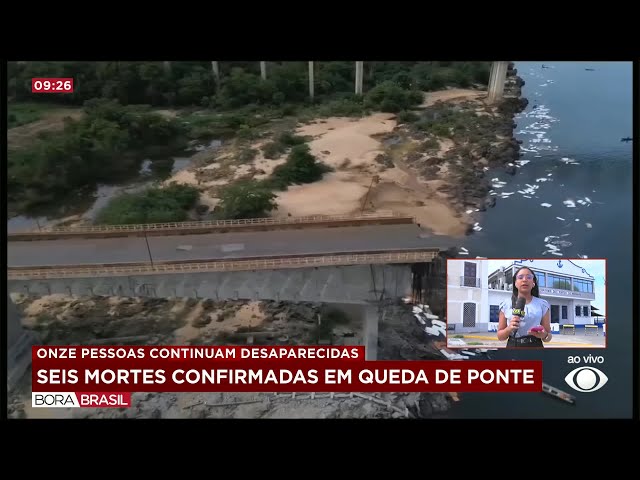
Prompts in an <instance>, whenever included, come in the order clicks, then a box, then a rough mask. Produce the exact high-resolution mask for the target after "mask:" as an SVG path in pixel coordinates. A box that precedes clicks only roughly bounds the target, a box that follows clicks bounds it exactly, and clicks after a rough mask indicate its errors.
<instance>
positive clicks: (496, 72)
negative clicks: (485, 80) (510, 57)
mask: <svg viewBox="0 0 640 480" xmlns="http://www.w3.org/2000/svg"><path fill="white" fill-rule="evenodd" d="M508 66H509V62H493V63H492V64H491V73H490V75H489V94H488V96H487V103H495V102H497V101H499V100H501V99H502V94H503V93H504V84H505V82H506V81H507V67H508Z"/></svg>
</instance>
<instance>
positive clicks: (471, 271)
mask: <svg viewBox="0 0 640 480" xmlns="http://www.w3.org/2000/svg"><path fill="white" fill-rule="evenodd" d="M477 269H478V265H477V264H476V263H475V262H464V277H463V279H462V285H463V286H465V287H479V285H478V281H477V277H476V274H477V273H478V270H477Z"/></svg>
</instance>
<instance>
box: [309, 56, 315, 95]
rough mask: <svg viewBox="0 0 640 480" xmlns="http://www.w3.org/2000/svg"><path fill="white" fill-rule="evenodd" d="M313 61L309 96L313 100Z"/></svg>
mask: <svg viewBox="0 0 640 480" xmlns="http://www.w3.org/2000/svg"><path fill="white" fill-rule="evenodd" d="M313 84H314V80H313V62H309V97H311V100H313V93H314V92H313Z"/></svg>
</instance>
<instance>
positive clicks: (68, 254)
mask: <svg viewBox="0 0 640 480" xmlns="http://www.w3.org/2000/svg"><path fill="white" fill-rule="evenodd" d="M422 233H423V231H422V230H421V229H420V228H419V227H418V226H417V225H372V226H361V227H339V228H326V227H325V228H306V229H301V230H274V231H266V232H238V233H209V234H202V235H176V236H167V237H155V236H149V237H147V238H148V241H149V250H150V251H151V258H152V259H153V261H157V262H162V261H176V260H186V261H193V260H217V259H241V258H245V257H254V256H272V255H273V256H278V255H300V256H304V255H317V254H331V253H339V252H350V251H353V252H362V251H376V250H401V249H415V248H426V247H433V246H437V247H441V246H442V245H440V244H439V243H444V242H438V241H437V237H436V238H433V237H432V238H421V234H422ZM443 248H444V247H443ZM148 261H149V251H148V250H147V244H146V242H145V238H144V237H121V238H104V239H95V238H91V239H62V240H43V241H24V242H9V243H8V266H9V267H27V266H46V265H79V264H100V263H120V262H148Z"/></svg>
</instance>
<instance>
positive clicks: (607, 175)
mask: <svg viewBox="0 0 640 480" xmlns="http://www.w3.org/2000/svg"><path fill="white" fill-rule="evenodd" d="M541 65H542V63H541V62H536V63H531V62H519V63H517V64H516V68H517V69H518V75H519V76H521V77H522V78H523V79H524V80H525V82H526V84H525V86H524V88H523V96H524V97H526V98H528V99H529V105H528V107H527V109H526V110H525V111H524V112H522V113H521V114H519V115H518V118H516V120H515V121H516V123H517V124H518V125H517V128H516V132H518V133H517V135H516V137H517V138H518V139H520V140H522V141H523V144H522V147H523V148H524V149H526V150H527V151H524V152H523V153H524V156H523V157H522V158H521V159H520V166H519V168H518V169H517V171H516V175H514V176H511V175H507V174H504V173H502V172H488V173H489V174H490V177H489V178H496V179H498V180H497V181H496V182H494V184H495V186H496V188H494V192H495V193H496V197H497V203H496V206H495V208H493V209H490V210H488V211H487V212H484V213H481V214H479V216H478V217H477V221H478V222H479V224H480V226H481V227H482V230H481V231H480V232H477V233H474V234H473V235H471V236H469V237H467V238H466V239H465V241H464V242H463V245H464V246H465V247H466V248H467V249H469V257H471V258H474V257H475V256H483V257H489V258H492V257H507V258H538V257H547V256H548V257H549V258H553V255H552V254H550V253H549V251H548V249H547V247H545V243H546V242H545V241H544V238H545V236H549V235H556V236H561V235H564V236H563V237H562V239H563V240H567V241H568V242H570V243H571V245H570V246H567V247H564V248H561V253H562V257H558V258H578V257H583V258H584V256H586V257H588V258H606V259H607V348H606V350H597V351H596V350H584V349H546V350H544V351H539V350H538V351H535V352H518V353H513V351H508V352H507V351H500V352H497V354H496V355H495V358H496V359H523V360H524V359H529V360H544V381H545V382H547V383H550V384H551V385H554V386H556V387H558V388H560V389H562V390H565V391H567V392H571V393H572V394H574V395H575V396H576V397H577V401H576V405H574V406H571V405H568V404H565V403H563V402H561V401H559V400H556V399H554V398H552V397H549V396H547V395H544V394H542V393H536V394H480V393H467V394H464V395H463V401H462V402H459V404H458V405H456V407H455V409H454V410H453V412H452V416H453V417H464V418H505V417H531V416H533V417H535V418H540V417H544V418H628V417H631V416H632V355H633V354H632V346H633V341H632V332H633V330H632V321H633V318H632V316H631V315H629V312H631V311H633V308H632V298H633V291H632V288H633V277H632V258H633V257H632V256H633V243H632V221H633V220H632V201H633V180H632V144H631V143H623V142H621V141H620V139H621V138H622V137H630V136H633V132H632V121H633V118H632V117H633V107H632V102H633V93H632V86H633V67H632V63H631V62H584V63H583V62H556V63H553V62H551V63H546V62H545V63H544V65H546V66H551V67H552V68H546V69H542V68H541ZM585 68H593V69H595V70H594V71H586V70H585ZM527 160H528V163H526V161H527ZM542 179H545V180H544V181H542ZM499 182H506V183H505V184H504V185H501V184H500V183H499ZM527 184H528V185H527ZM498 187H499V188H498ZM519 191H520V192H524V193H519ZM510 192H513V193H512V194H511V195H507V196H506V198H503V196H504V195H503V193H510ZM525 195H526V196H525ZM527 196H528V197H531V198H526V197H527ZM542 203H545V204H549V205H550V206H542V205H541V204H542ZM570 205H574V206H573V207H570ZM557 217H560V219H558V218H557ZM589 353H593V354H594V355H596V354H597V355H602V356H603V357H604V358H605V363H604V364H603V365H598V368H600V370H602V371H603V372H604V373H605V374H606V375H607V376H608V378H609V380H608V383H607V384H606V385H605V386H604V387H603V388H601V389H600V390H598V391H596V392H592V393H580V392H576V391H573V390H571V389H570V388H569V386H568V385H567V384H566V383H565V382H564V377H565V376H566V375H567V374H568V373H569V372H570V371H571V370H572V369H573V368H575V365H568V364H567V357H568V356H571V355H587V354H589Z"/></svg>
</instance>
